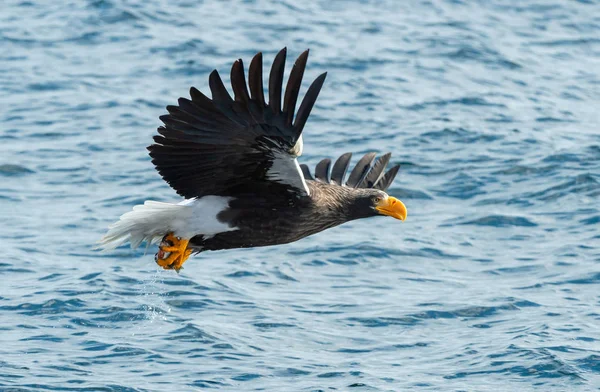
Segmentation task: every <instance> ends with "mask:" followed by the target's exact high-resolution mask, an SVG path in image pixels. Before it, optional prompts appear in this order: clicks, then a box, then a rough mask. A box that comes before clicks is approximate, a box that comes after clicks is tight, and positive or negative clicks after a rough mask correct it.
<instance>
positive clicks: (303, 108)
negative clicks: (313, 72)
mask: <svg viewBox="0 0 600 392" xmlns="http://www.w3.org/2000/svg"><path fill="white" fill-rule="evenodd" d="M326 77H327V72H325V73H322V74H321V75H319V76H318V77H317V78H316V79H315V80H314V81H313V82H312V84H311V85H310V87H309V88H308V91H307V92H306V94H305V95H304V99H303V100H302V103H301V104H300V109H298V114H297V115H296V121H295V122H294V129H295V130H296V136H297V137H300V134H301V133H302V130H303V129H304V125H306V121H307V120H308V116H309V115H310V111H311V110H312V108H313V106H314V105H315V102H316V101H317V97H318V96H319V92H320V91H321V87H323V83H325V78H326Z"/></svg>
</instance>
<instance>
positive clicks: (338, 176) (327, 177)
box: [300, 152, 400, 191]
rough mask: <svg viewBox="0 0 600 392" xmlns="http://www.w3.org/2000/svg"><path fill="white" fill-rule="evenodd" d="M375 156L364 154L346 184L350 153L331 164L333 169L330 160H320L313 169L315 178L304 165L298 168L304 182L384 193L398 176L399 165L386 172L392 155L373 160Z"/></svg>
mask: <svg viewBox="0 0 600 392" xmlns="http://www.w3.org/2000/svg"><path fill="white" fill-rule="evenodd" d="M376 156H377V154H376V153H374V152H369V153H367V154H365V155H364V156H363V157H362V158H361V159H360V160H359V161H358V162H357V163H356V165H355V166H354V169H352V171H351V172H350V176H349V177H348V180H347V181H346V182H344V177H346V173H347V172H348V168H349V167H350V158H352V153H349V152H347V153H345V154H343V155H342V156H340V157H339V158H338V159H337V160H336V161H335V163H334V164H333V168H331V159H329V158H325V159H323V160H321V161H320V162H319V163H317V166H316V167H315V177H313V176H312V174H311V172H310V169H309V168H308V166H306V165H305V164H302V165H300V168H301V170H302V174H303V175H304V178H305V179H306V180H313V181H321V182H324V183H327V184H336V185H342V186H348V187H351V188H375V189H379V190H382V191H386V190H387V189H388V188H389V186H390V185H391V184H392V181H394V178H395V177H396V174H398V170H399V169H400V165H395V166H392V168H391V169H390V170H388V171H387V172H386V171H385V168H386V166H387V165H388V163H389V162H390V158H391V157H392V154H391V153H389V152H388V153H387V154H383V155H382V156H381V157H379V158H378V159H377V160H375V158H376Z"/></svg>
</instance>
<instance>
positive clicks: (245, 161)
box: [148, 48, 326, 199]
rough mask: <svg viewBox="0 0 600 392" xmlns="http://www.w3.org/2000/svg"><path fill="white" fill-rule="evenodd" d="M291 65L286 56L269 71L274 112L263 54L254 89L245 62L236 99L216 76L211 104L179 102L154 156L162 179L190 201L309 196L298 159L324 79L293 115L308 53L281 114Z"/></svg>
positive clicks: (196, 96) (235, 74) (254, 70)
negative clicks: (285, 78)
mask: <svg viewBox="0 0 600 392" xmlns="http://www.w3.org/2000/svg"><path fill="white" fill-rule="evenodd" d="M285 59H286V49H285V48H284V49H282V50H281V51H280V52H279V53H278V54H277V56H276V57H275V60H274V61H273V65H272V67H271V72H270V75H269V103H268V104H267V103H266V102H265V96H264V91H263V77H262V54H261V53H258V54H257V55H256V56H254V58H253V59H252V62H251V63H250V67H249V70H248V84H246V81H245V76H244V66H243V63H242V60H241V59H240V60H237V61H236V62H234V63H233V66H232V68H231V86H232V88H233V92H234V97H233V98H232V97H231V96H230V95H229V93H228V91H227V89H226V88H225V86H224V85H223V81H222V80H221V77H220V76H219V73H218V72H217V71H216V70H215V71H213V72H212V73H211V74H210V77H209V86H210V90H211V95H212V99H210V98H208V97H207V96H205V95H204V94H202V93H201V92H200V91H198V90H197V89H195V88H194V87H192V88H191V89H190V95H191V100H190V99H187V98H180V99H179V101H178V105H177V106H167V111H168V112H169V114H167V115H164V116H161V117H160V119H161V120H162V122H163V123H164V126H161V127H159V128H158V133H159V135H156V136H154V142H155V144H152V145H151V146H149V147H148V150H149V151H150V156H151V157H152V162H153V163H154V165H155V166H156V169H157V170H158V172H159V173H160V175H161V176H162V177H163V179H164V180H165V181H166V182H167V183H168V184H169V185H170V186H171V187H172V188H173V189H175V191H176V192H177V193H178V194H180V195H181V196H183V197H185V198H188V199H190V198H194V197H202V196H206V195H218V196H237V195H239V194H243V193H245V194H248V193H252V194H257V193H259V194H264V193H265V192H268V193H269V194H270V195H271V196H272V197H273V198H275V197H276V196H277V195H278V194H279V195H283V196H285V197H286V198H289V197H290V196H294V197H303V196H308V195H309V190H308V187H307V186H306V182H305V180H304V176H303V175H302V172H301V169H300V166H299V164H298V161H297V160H296V157H297V156H299V155H300V154H301V152H302V151H301V150H302V136H301V135H302V130H303V128H304V125H305V124H306V121H307V119H308V116H309V114H310V111H311V109H312V107H313V106H314V104H315V101H316V99H317V96H318V95H319V92H320V90H321V87H322V86H323V82H324V81H325V77H326V73H323V74H321V75H320V76H319V77H317V78H316V79H315V80H314V81H313V83H312V84H311V85H310V87H309V88H308V91H307V92H306V95H305V96H304V99H303V100H302V103H301V104H300V108H299V109H298V112H297V113H296V114H295V108H296V102H297V100H298V93H299V90H300V85H301V83H302V76H303V74H304V69H305V67H306V61H307V59H308V50H307V51H305V52H303V53H302V54H301V55H300V56H299V57H298V59H297V60H296V62H295V63H294V66H293V68H292V70H291V72H290V76H289V79H288V83H287V87H286V89H285V94H284V96H283V107H282V104H281V98H282V84H283V73H284V68H285ZM294 114H295V116H294ZM294 117H295V118H294Z"/></svg>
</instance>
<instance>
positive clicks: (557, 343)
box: [0, 0, 600, 392]
mask: <svg viewBox="0 0 600 392" xmlns="http://www.w3.org/2000/svg"><path fill="white" fill-rule="evenodd" d="M284 46H286V47H287V48H288V54H289V56H288V68H287V69H288V71H289V67H290V64H291V63H292V62H293V58H295V57H296V56H297V55H299V54H300V53H301V52H302V51H303V50H305V49H306V48H310V49H311V52H310V58H309V62H308V68H307V71H306V73H305V80H304V84H303V89H302V91H301V93H302V94H303V92H304V91H305V90H306V88H307V86H308V84H309V83H310V81H312V79H314V78H315V77H316V76H317V75H318V74H320V73H322V72H324V71H327V72H328V77H327V80H326V83H325V86H324V88H323V90H322V92H321V95H320V97H319V100H318V102H317V105H316V107H315V109H314V110H313V114H312V116H311V118H310V119H309V121H308V124H307V126H306V128H305V130H304V137H305V150H304V151H305V152H304V155H303V157H302V158H301V162H302V163H307V164H309V165H310V166H312V167H314V165H315V164H316V163H317V162H318V161H319V160H320V159H322V158H325V157H330V158H336V157H337V156H339V155H341V154H342V153H344V152H346V151H352V152H354V153H356V154H361V153H365V152H368V151H377V152H379V153H383V152H387V151H391V152H392V153H393V157H392V162H393V163H400V164H401V165H402V168H401V170H400V173H399V175H398V177H397V178H396V180H395V182H394V184H393V185H392V187H391V188H390V190H389V193H390V194H391V195H394V196H397V197H399V198H400V199H401V200H403V201H404V203H405V204H406V206H407V208H408V211H409V214H408V219H407V220H406V222H404V223H402V222H399V221H397V220H394V219H390V218H373V219H368V220H361V221H355V222H352V223H348V224H346V225H343V226H341V227H338V228H335V229H331V230H327V231H325V232H323V233H320V234H318V235H315V236H313V237H309V238H307V239H304V240H302V241H299V242H296V243H292V244H289V245H285V246H278V247H270V248H257V249H245V250H230V251H222V252H207V253H203V254H201V255H199V256H196V257H193V258H192V259H190V260H189V261H188V262H187V263H186V264H185V268H184V269H183V270H182V271H181V273H180V274H177V273H175V272H174V271H163V270H162V269H160V268H158V267H157V266H156V264H155V263H154V260H153V255H154V253H155V252H156V247H151V248H150V249H148V251H147V253H145V250H144V249H138V250H131V249H129V248H128V247H123V248H120V249H118V250H116V251H113V252H109V253H100V252H97V251H94V250H92V247H93V246H94V244H95V242H96V241H97V240H98V239H99V238H100V237H101V236H102V234H103V233H104V232H105V230H106V227H107V226H108V225H109V224H110V223H112V222H113V221H115V220H117V219H118V217H119V216H120V215H121V214H123V213H124V212H127V211H129V210H130V209H131V208H132V207H133V206H134V205H136V204H140V203H142V202H143V201H144V200H146V199H153V200H160V201H168V202H177V201H179V200H180V199H179V197H178V196H177V195H176V194H175V192H174V191H173V190H172V189H170V188H169V187H168V185H167V184H166V183H164V182H163V181H162V180H161V178H160V176H159V175H158V173H157V172H156V171H155V170H154V168H153V165H152V164H151V162H150V159H149V156H148V154H147V151H146V149H145V147H146V146H147V145H149V144H150V143H151V142H152V135H153V134H155V131H156V128H157V127H158V126H159V125H160V124H161V123H160V121H159V119H158V117H159V116H160V115H162V114H165V113H166V111H165V106H166V105H168V104H174V103H176V102H177V98H178V97H180V96H188V89H189V87H190V86H192V85H193V86H196V87H197V88H199V89H200V90H202V91H205V92H208V74H209V73H210V71H212V70H213V69H214V68H216V69H218V70H219V71H220V73H221V75H222V76H223V77H224V79H227V80H228V75H229V68H230V66H231V63H232V62H233V61H234V60H236V59H237V58H243V59H244V60H245V64H246V66H247V65H248V64H249V61H250V59H251V58H252V56H253V55H254V53H256V52H258V51H262V52H263V53H264V60H265V70H266V67H267V65H269V66H270V63H271V61H272V59H273V57H274V55H275V54H276V53H277V51H279V50H280V49H281V48H283V47H284ZM0 48H1V50H0V223H1V225H0V243H1V244H2V245H1V254H2V258H1V259H0V391H3V392H4V391H156V392H159V391H160V392H164V391H204V390H223V391H259V390H261V391H356V392H358V391H533V390H535V391H579V390H581V391H587V390H597V389H598V388H599V387H600V294H599V292H600V3H598V2H597V1H558V0H554V1H527V2H520V1H483V0H481V1H460V0H454V1H442V0H432V1H416V0H414V1H413V0H411V1H406V2H404V1H402V2H401V1H391V0H390V1H308V2H298V1H278V2H270V1H260V0H259V1H245V2H241V1H223V2H220V1H199V0H193V1H192V0H178V1H167V0H152V1H143V0H131V1H125V0H95V1H91V0H90V1H83V0H80V1H70V2H50V1H37V0H30V1H28V0H3V1H2V4H1V5H0ZM286 73H287V72H286ZM356 156H357V155H355V157H356ZM355 161H356V158H355V160H354V161H353V162H355Z"/></svg>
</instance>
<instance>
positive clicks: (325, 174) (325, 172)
mask: <svg viewBox="0 0 600 392" xmlns="http://www.w3.org/2000/svg"><path fill="white" fill-rule="evenodd" d="M330 167H331V159H329V158H325V159H323V160H322V161H321V162H319V163H317V166H316V167H315V178H316V179H317V180H319V181H322V182H325V183H328V184H329V182H330V178H329V168H330Z"/></svg>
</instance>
